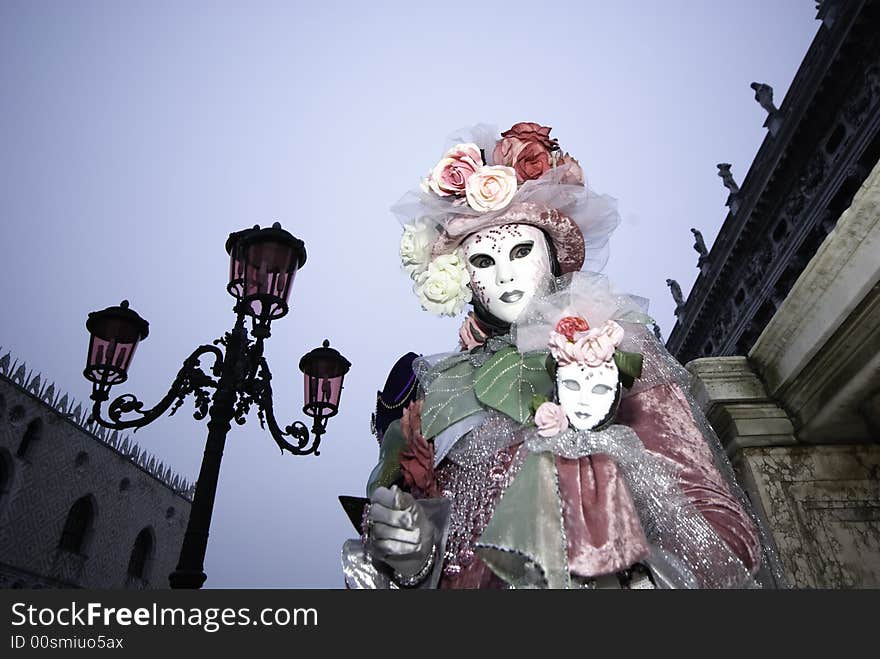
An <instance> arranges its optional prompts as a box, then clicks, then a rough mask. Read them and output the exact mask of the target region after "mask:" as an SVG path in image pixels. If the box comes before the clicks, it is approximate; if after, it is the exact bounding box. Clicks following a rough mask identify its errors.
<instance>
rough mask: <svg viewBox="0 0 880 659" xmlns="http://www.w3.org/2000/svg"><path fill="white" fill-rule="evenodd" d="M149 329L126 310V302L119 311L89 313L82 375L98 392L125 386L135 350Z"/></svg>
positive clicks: (129, 310) (120, 306) (108, 309)
mask: <svg viewBox="0 0 880 659" xmlns="http://www.w3.org/2000/svg"><path fill="white" fill-rule="evenodd" d="M149 327H150V324H149V323H148V322H147V321H146V320H144V319H143V318H141V317H140V316H139V315H138V314H137V313H136V312H135V311H134V310H132V309H129V308H128V300H123V301H122V303H121V304H120V305H119V306H118V307H107V308H106V309H104V310H103V311H93V312H92V313H90V314H89V319H88V320H87V321H86V329H87V330H89V333H90V334H91V338H90V340H89V352H88V356H87V358H86V368H85V370H84V371H83V375H85V376H86V378H88V379H89V380H91V381H92V382H94V383H95V384H96V385H98V388H99V389H106V388H109V387H111V386H113V385H114V384H119V383H121V382H125V381H126V379H128V367H129V366H130V365H131V359H132V357H133V356H134V351H135V348H137V344H138V343H139V342H140V341H143V340H144V339H145V338H147V334H148V333H149Z"/></svg>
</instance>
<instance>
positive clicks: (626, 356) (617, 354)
mask: <svg viewBox="0 0 880 659" xmlns="http://www.w3.org/2000/svg"><path fill="white" fill-rule="evenodd" d="M642 362H643V358H642V356H641V355H640V354H639V353H637V352H624V351H623V350H615V351H614V363H615V364H617V370H619V371H620V381H621V382H622V383H623V386H624V387H626V388H627V389H629V388H630V387H632V386H633V384H634V382H635V380H636V378H640V377H642Z"/></svg>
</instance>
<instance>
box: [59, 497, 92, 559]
mask: <svg viewBox="0 0 880 659" xmlns="http://www.w3.org/2000/svg"><path fill="white" fill-rule="evenodd" d="M94 520H95V506H94V505H93V504H92V500H91V497H89V496H84V497H83V498H81V499H78V500H77V501H76V503H74V504H73V506H71V508H70V512H69V513H68V514H67V521H66V522H64V530H63V531H62V532H61V540H60V541H59V542H58V546H59V547H60V548H61V549H65V550H67V551H69V552H73V553H74V554H81V553H83V550H84V549H85V542H86V536H87V535H88V533H89V531H91V530H92V525H93V524H94Z"/></svg>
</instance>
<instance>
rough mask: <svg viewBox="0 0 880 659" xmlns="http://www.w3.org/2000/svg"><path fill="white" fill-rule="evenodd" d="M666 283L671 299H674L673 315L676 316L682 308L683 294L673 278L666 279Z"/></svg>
mask: <svg viewBox="0 0 880 659" xmlns="http://www.w3.org/2000/svg"><path fill="white" fill-rule="evenodd" d="M666 285H667V286H669V290H670V292H671V293H672V299H673V300H675V315H676V316H677V315H678V314H680V313H681V310H682V309H684V295H682V292H681V286H679V285H678V282H677V281H675V280H674V279H667V280H666Z"/></svg>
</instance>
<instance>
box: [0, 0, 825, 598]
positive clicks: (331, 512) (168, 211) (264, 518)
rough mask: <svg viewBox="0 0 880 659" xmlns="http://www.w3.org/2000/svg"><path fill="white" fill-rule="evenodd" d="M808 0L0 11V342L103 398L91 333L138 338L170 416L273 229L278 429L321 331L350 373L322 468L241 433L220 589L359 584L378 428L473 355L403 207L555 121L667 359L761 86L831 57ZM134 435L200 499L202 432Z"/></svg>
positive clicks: (751, 133) (185, 422)
mask: <svg viewBox="0 0 880 659" xmlns="http://www.w3.org/2000/svg"><path fill="white" fill-rule="evenodd" d="M814 15H815V9H814V3H812V2H806V1H795V0H776V1H774V2H763V1H759V0H749V1H742V2H709V1H703V2H698V1H691V2H685V1H681V0H679V1H673V0H664V1H663V2H648V1H647V0H644V1H640V2H613V3H611V2H584V1H582V0H580V1H577V2H574V1H572V2H551V1H547V2H541V3H534V2H532V3H522V2H511V1H507V2H495V1H485V2H480V3H472V2H443V3H425V4H421V5H419V4H417V3H413V2H400V3H392V2H387V3H338V2H321V3H294V2H251V3H234V2H186V3H179V2H157V1H155V0H153V1H151V2H110V1H107V2H64V3H62V2H54V1H37V0H24V1H19V0H2V2H0V245H2V249H3V255H4V259H5V267H4V269H3V271H4V272H5V273H6V276H5V277H2V278H0V299H2V300H3V304H2V307H0V308H2V311H0V321H2V322H0V345H2V346H3V352H5V351H6V350H7V349H11V350H12V351H13V353H14V354H15V355H16V356H17V357H18V358H19V359H23V360H26V361H27V363H28V366H29V367H33V368H34V369H36V370H39V371H42V372H43V374H44V375H45V376H46V377H48V378H49V379H50V380H54V381H55V383H56V388H58V387H60V388H61V389H62V390H64V391H67V392H69V393H71V394H72V395H74V396H75V397H76V398H78V399H79V400H81V401H83V402H86V401H87V400H88V395H89V391H90V389H89V386H88V383H87V382H86V381H85V380H84V378H83V377H82V374H81V372H82V368H83V365H84V359H85V350H86V345H87V341H88V338H87V333H86V330H85V319H86V315H87V314H88V312H89V311H93V310H96V309H101V308H104V307H106V306H109V305H111V304H117V303H118V302H119V301H120V300H122V299H123V298H127V299H129V300H130V301H131V305H132V307H133V308H134V309H136V310H137V311H138V312H139V313H140V314H141V315H143V316H144V317H145V318H146V319H147V320H148V321H150V336H149V338H148V339H147V340H146V341H145V342H144V344H143V345H142V346H141V347H140V348H139V350H138V353H137V355H136V356H135V359H134V363H133V366H132V369H131V376H130V378H129V381H128V383H126V385H124V386H123V387H122V388H121V390H120V391H114V395H117V394H121V393H124V392H125V391H132V392H134V393H136V394H137V395H138V396H139V397H140V398H141V399H142V400H144V401H146V402H147V404H148V405H151V404H152V403H153V402H155V401H156V400H158V398H159V397H161V396H162V395H163V394H164V393H165V391H166V390H167V387H168V385H169V384H170V382H171V380H172V379H173V377H174V375H175V373H176V372H177V370H178V368H179V367H180V363H181V361H182V360H183V359H184V358H185V357H186V356H187V355H188V354H189V352H190V351H191V350H192V349H193V348H194V347H195V346H196V345H198V344H200V343H206V342H210V341H211V340H212V339H214V338H216V337H218V336H220V335H221V334H222V333H223V332H225V331H227V330H228V329H229V328H230V326H231V324H232V322H233V316H232V313H231V306H232V298H231V297H229V295H228V294H227V293H226V291H225V283H226V275H227V268H228V263H227V256H226V253H225V251H224V249H223V245H224V242H225V240H226V237H227V235H228V234H229V232H230V231H234V230H238V229H241V228H245V227H248V226H252V225H253V224H255V223H260V224H262V225H269V224H271V223H272V222H273V221H275V220H278V221H280V222H281V223H282V225H283V226H284V227H285V228H287V229H289V230H290V231H291V232H292V233H293V234H294V235H296V236H298V237H299V238H302V239H303V240H304V241H305V242H306V245H307V248H308V252H309V260H308V263H307V264H306V265H305V267H304V269H303V270H302V272H301V273H300V274H299V275H298V276H297V280H296V284H295V287H294V291H293V295H292V307H293V310H292V312H291V314H290V315H289V316H288V317H286V318H284V319H283V320H281V321H278V322H277V323H275V325H274V327H273V331H272V338H271V339H270V340H269V342H268V345H267V357H268V359H269V362H270V366H271V367H272V369H273V373H274V379H273V385H274V388H275V396H276V398H275V405H276V413H277V415H278V416H279V421H281V422H283V423H284V424H285V425H286V424H287V423H290V422H291V421H293V420H294V419H296V418H300V417H301V416H302V415H301V414H300V412H299V410H300V408H301V406H302V401H301V399H302V383H301V374H300V372H299V370H298V369H297V363H298V361H299V357H300V356H301V355H302V354H303V353H304V352H306V351H307V350H310V349H311V348H313V347H315V346H317V345H319V344H320V342H321V340H322V339H323V338H325V337H328V338H329V339H330V340H331V342H332V344H333V345H334V346H335V347H338V348H339V350H340V351H341V352H343V354H345V355H346V356H347V357H348V358H349V359H350V360H351V362H352V363H353V367H352V370H351V373H350V374H349V377H348V378H347V380H346V387H345V392H344V394H343V398H342V403H343V406H342V411H341V412H340V414H339V416H338V417H337V418H335V419H333V420H332V421H331V422H330V425H329V431H328V434H327V436H326V438H325V440H324V443H323V451H322V455H321V456H320V457H317V458H315V457H308V458H301V457H300V458H297V457H291V456H289V455H285V456H284V457H281V456H280V455H279V454H278V451H277V448H276V447H275V444H274V443H273V441H272V440H271V438H270V437H269V436H268V434H267V433H264V432H263V431H261V430H260V428H259V425H258V423H257V421H256V416H255V415H254V414H252V418H251V419H250V420H249V422H248V424H247V425H246V426H244V427H240V428H238V427H237V428H234V429H233V430H232V431H231V433H230V436H229V439H228V442H227V448H226V454H225V457H224V463H223V470H222V472H221V477H220V486H219V491H218V496H217V501H216V507H215V513H214V523H213V527H212V533H211V540H210V543H209V547H208V556H207V560H206V571H207V573H208V582H207V586H209V587H245V586H257V587H339V586H340V585H341V583H342V582H341V576H340V572H339V565H338V564H339V561H338V556H339V548H340V546H341V544H342V542H343V541H344V540H345V538H347V537H349V536H351V535H352V532H351V527H350V525H349V522H348V520H347V518H346V517H345V515H344V513H343V512H342V510H341V508H340V507H339V505H338V503H337V501H336V496H337V495H338V494H361V493H362V491H363V486H364V481H365V479H366V476H367V474H368V472H369V471H370V469H371V468H372V465H373V463H374V461H375V458H376V444H375V440H374V439H373V438H372V436H371V435H370V431H369V418H370V412H371V411H372V409H373V406H374V404H375V391H376V389H377V388H379V387H381V385H382V383H383V382H384V379H385V376H386V374H387V372H388V369H389V368H390V367H391V365H392V364H393V363H394V361H395V360H396V359H397V357H398V356H400V355H401V354H403V353H404V352H407V351H409V350H414V351H416V352H420V353H424V354H428V353H432V352H440V351H443V350H448V349H452V348H454V346H455V344H456V339H457V328H458V324H459V321H458V320H452V319H443V320H440V319H437V318H435V317H432V316H430V315H428V314H427V313H425V312H422V311H421V310H420V309H419V306H418V303H417V301H416V298H415V297H414V296H413V295H412V294H411V292H410V290H409V289H410V281H409V279H408V277H407V276H406V275H405V274H404V273H403V272H402V271H401V269H400V267H399V262H398V259H397V245H398V240H399V235H400V226H399V225H398V224H397V222H396V221H395V219H394V218H393V217H392V216H391V214H390V213H389V212H388V207H389V206H390V205H391V204H392V203H394V202H395V201H396V200H397V199H398V198H399V197H400V196H401V195H402V194H403V193H404V192H405V191H406V190H408V189H409V188H411V187H413V186H414V185H415V184H417V182H418V178H419V177H420V176H422V175H423V174H424V172H425V171H426V170H427V169H428V168H429V167H430V166H432V165H433V164H434V162H435V161H436V160H437V159H438V158H439V157H440V156H441V155H442V147H443V146H444V144H445V138H446V136H447V135H448V134H450V133H451V132H453V131H455V130H456V129H458V128H461V127H463V126H468V125H472V124H475V123H478V122H487V123H494V124H497V125H498V126H499V128H500V129H501V130H504V129H506V128H508V127H509V126H510V125H511V124H513V123H515V122H517V121H537V122H539V123H542V124H545V125H549V126H552V127H553V135H554V136H555V137H558V138H559V140H560V142H561V144H562V145H563V146H564V147H565V148H566V149H567V150H568V151H570V152H571V153H572V154H573V155H574V156H575V157H577V158H578V159H579V160H580V161H581V164H582V165H583V167H584V169H585V171H586V174H587V177H588V179H589V181H590V183H591V185H592V186H593V187H594V188H595V189H597V190H598V191H601V192H605V193H608V194H611V195H613V196H615V197H617V198H618V199H619V203H620V210H621V214H622V216H623V220H624V221H623V223H622V225H621V227H620V228H619V229H618V231H617V233H616V234H615V236H614V237H613V238H612V242H611V259H610V261H609V265H608V267H607V268H606V272H607V273H608V274H609V275H610V276H611V277H612V278H613V279H614V280H615V281H616V282H617V283H618V284H619V285H621V286H623V287H624V288H626V289H628V290H629V291H631V292H632V293H635V294H639V295H643V296H645V297H649V298H650V299H651V311H652V313H653V315H654V317H655V318H657V319H658V321H659V323H660V325H661V327H662V328H663V331H664V336H667V335H668V333H669V331H670V330H671V328H672V324H673V316H672V307H673V305H672V300H671V297H670V295H669V292H668V289H667V288H666V285H665V280H666V278H667V277H671V278H674V279H677V280H678V281H679V282H680V283H681V285H682V288H683V289H684V291H685V294H687V291H688V290H689V288H690V285H691V284H692V283H693V280H694V279H695V277H696V274H697V270H696V259H697V255H696V253H695V252H694V251H693V249H692V243H693V238H692V236H691V234H690V232H689V228H690V227H692V226H693V227H697V228H699V229H701V230H702V231H703V234H704V236H705V238H706V242H707V243H708V244H709V245H711V243H712V240H713V239H714V237H715V235H716V233H717V231H718V228H719V227H720V225H721V222H722V221H723V219H724V217H725V214H726V209H725V207H724V200H725V198H726V190H725V189H724V188H723V187H722V184H721V181H720V179H719V178H718V177H717V175H716V169H715V164H716V163H719V162H730V163H733V168H732V171H733V174H734V177H735V178H736V180H737V181H739V182H741V181H742V179H743V177H744V175H745V173H746V171H747V170H748V167H749V165H750V163H751V161H752V159H753V157H754V154H755V152H756V150H757V148H758V146H759V145H760V143H761V141H762V139H763V138H764V135H765V129H764V128H762V123H763V121H764V118H765V113H764V111H763V110H762V109H761V108H760V106H759V105H758V104H757V103H756V102H755V100H754V93H753V91H752V90H751V89H750V88H749V84H750V83H751V82H752V81H758V82H766V83H768V84H770V85H772V86H773V88H774V90H775V92H776V97H775V98H776V103H777V105H779V104H781V102H782V99H783V98H784V95H785V92H786V90H787V89H788V86H789V84H790V83H791V80H792V78H793V76H794V74H795V72H796V70H797V68H798V66H799V64H800V62H801V60H802V59H803V56H804V54H805V53H806V51H807V48H808V47H809V44H810V41H811V40H812V38H813V36H814V35H815V33H816V31H817V29H818V27H819V23H818V22H817V21H816V20H815V19H814ZM187 410H191V405H190V403H189V402H188V403H187V404H186V405H185V407H184V408H183V409H182V410H181V411H180V412H179V413H178V415H177V416H175V417H172V418H163V419H161V420H159V421H157V422H155V423H154V424H153V425H152V426H150V427H148V428H146V429H144V430H142V431H140V432H138V434H137V439H138V440H139V441H140V443H141V445H142V446H143V447H144V448H146V449H148V450H150V451H152V452H153V453H155V454H156V455H158V456H159V457H160V458H161V459H163V460H165V461H166V463H169V462H170V463H171V464H173V465H174V466H175V467H176V469H177V470H178V471H179V472H181V473H183V474H185V475H187V476H188V477H190V478H191V479H192V478H195V476H196V474H197V473H198V467H199V464H200V461H201V456H202V450H203V446H204V438H205V434H206V432H207V430H206V428H205V426H204V424H203V423H202V424H200V423H197V422H196V421H194V420H193V419H192V418H191V417H190V416H189V414H187V413H185V411H187Z"/></svg>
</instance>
